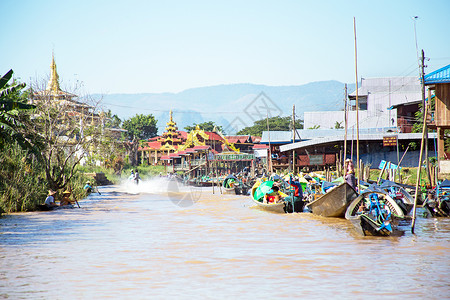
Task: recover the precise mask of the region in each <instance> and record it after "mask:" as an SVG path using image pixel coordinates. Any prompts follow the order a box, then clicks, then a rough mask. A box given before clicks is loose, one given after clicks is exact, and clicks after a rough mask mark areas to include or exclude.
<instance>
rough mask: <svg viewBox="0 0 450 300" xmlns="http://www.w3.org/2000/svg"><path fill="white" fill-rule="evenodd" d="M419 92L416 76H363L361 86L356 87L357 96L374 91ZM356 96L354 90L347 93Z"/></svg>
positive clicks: (392, 92) (418, 82)
mask: <svg viewBox="0 0 450 300" xmlns="http://www.w3.org/2000/svg"><path fill="white" fill-rule="evenodd" d="M389 90H390V93H391V94H395V93H400V94H404V93H420V91H421V87H420V80H419V78H418V77H412V76H411V77H379V78H363V79H361V86H360V87H359V88H358V96H367V95H368V94H374V93H386V92H389ZM354 96H356V91H354V92H353V93H350V94H349V97H354Z"/></svg>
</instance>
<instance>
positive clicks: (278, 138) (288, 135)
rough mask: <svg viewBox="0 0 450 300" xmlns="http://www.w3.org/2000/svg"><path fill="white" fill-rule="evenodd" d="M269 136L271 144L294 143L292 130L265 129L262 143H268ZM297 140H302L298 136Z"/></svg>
mask: <svg viewBox="0 0 450 300" xmlns="http://www.w3.org/2000/svg"><path fill="white" fill-rule="evenodd" d="M269 137H270V143H271V144H283V143H292V131H270V132H269V131H263V133H262V137H261V141H260V143H261V144H268V143H269ZM295 140H296V141H300V139H298V138H296V139H295Z"/></svg>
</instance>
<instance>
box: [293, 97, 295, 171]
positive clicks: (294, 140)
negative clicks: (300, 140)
mask: <svg viewBox="0 0 450 300" xmlns="http://www.w3.org/2000/svg"><path fill="white" fill-rule="evenodd" d="M292 143H293V144H294V143H295V104H293V105H292ZM292 173H295V149H292Z"/></svg>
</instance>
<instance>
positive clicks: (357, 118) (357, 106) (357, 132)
mask: <svg viewBox="0 0 450 300" xmlns="http://www.w3.org/2000/svg"><path fill="white" fill-rule="evenodd" d="M353 33H354V36H355V79H356V162H357V164H358V170H361V165H360V162H359V103H358V51H357V44H356V18H355V17H353ZM358 173H359V171H358ZM359 181H360V178H359V176H358V185H357V187H358V191H359Z"/></svg>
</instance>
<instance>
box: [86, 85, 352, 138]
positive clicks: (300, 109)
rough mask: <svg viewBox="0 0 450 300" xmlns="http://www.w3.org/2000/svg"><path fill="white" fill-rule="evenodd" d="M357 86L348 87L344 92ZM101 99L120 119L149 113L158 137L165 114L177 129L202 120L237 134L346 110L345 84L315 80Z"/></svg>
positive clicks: (350, 90) (124, 95) (113, 96)
mask: <svg viewBox="0 0 450 300" xmlns="http://www.w3.org/2000/svg"><path fill="white" fill-rule="evenodd" d="M354 89H355V85H354V84H351V85H348V93H351V92H353V91H354ZM93 96H94V98H95V99H100V98H101V99H102V100H101V104H102V106H103V107H104V110H108V109H110V110H111V112H112V113H113V114H116V115H117V116H119V118H121V119H122V120H125V119H128V118H130V117H132V116H134V115H136V114H153V115H154V116H155V117H156V119H157V120H158V134H161V133H162V132H164V127H165V124H166V122H168V121H169V111H170V110H172V111H173V119H174V121H175V122H176V123H177V125H178V128H179V129H180V130H183V129H184V127H185V126H190V125H192V124H194V123H197V124H198V123H202V122H205V121H214V122H215V123H216V124H218V125H221V126H222V127H223V128H224V130H225V133H226V134H229V135H230V134H235V132H236V131H238V130H240V129H242V128H243V127H246V126H251V125H253V122H254V121H257V120H260V119H263V118H266V117H273V116H278V115H279V116H291V115H292V108H293V107H292V106H293V105H295V114H296V118H299V119H303V113H304V112H305V111H335V110H341V109H343V107H344V101H343V100H344V83H341V82H339V81H334V80H331V81H319V82H311V83H308V84H304V85H295V86H267V85H257V84H250V83H242V84H228V85H216V86H209V87H199V88H192V89H187V90H184V91H182V92H179V93H141V94H106V95H99V94H97V95H93Z"/></svg>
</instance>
